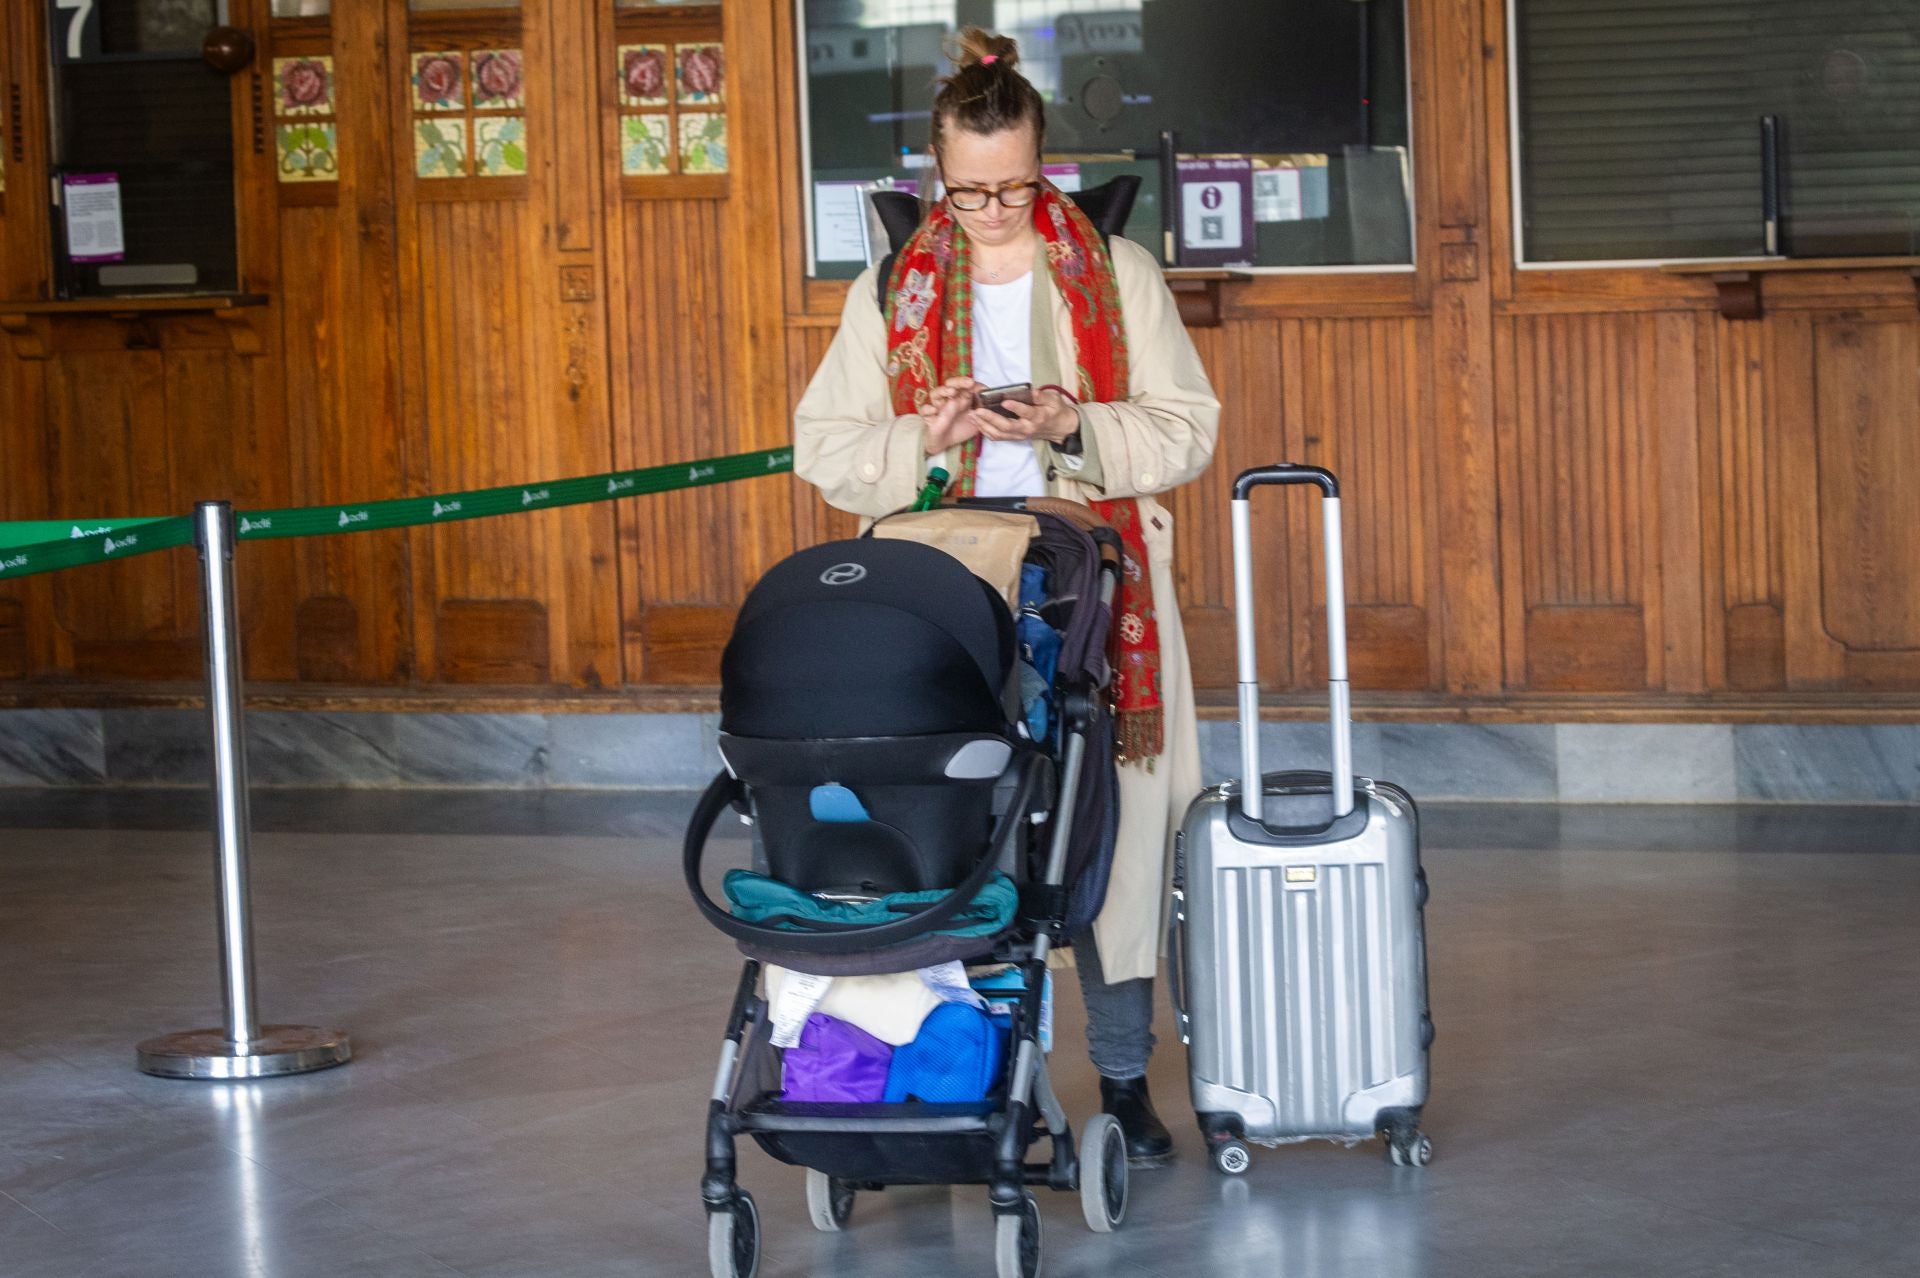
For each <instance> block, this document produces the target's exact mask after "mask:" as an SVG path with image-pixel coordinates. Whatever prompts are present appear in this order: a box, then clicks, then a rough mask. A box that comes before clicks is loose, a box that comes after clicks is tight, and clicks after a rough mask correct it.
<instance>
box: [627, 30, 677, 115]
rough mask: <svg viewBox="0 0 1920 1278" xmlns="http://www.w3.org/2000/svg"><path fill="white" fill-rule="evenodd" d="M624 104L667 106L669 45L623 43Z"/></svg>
mask: <svg viewBox="0 0 1920 1278" xmlns="http://www.w3.org/2000/svg"><path fill="white" fill-rule="evenodd" d="M619 53H620V105H621V106H627V107H658V106H665V105H667V93H668V89H667V46H666V45H664V44H623V45H621V46H620V50H619Z"/></svg>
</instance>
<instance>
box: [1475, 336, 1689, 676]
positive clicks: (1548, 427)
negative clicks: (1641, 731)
mask: <svg viewBox="0 0 1920 1278" xmlns="http://www.w3.org/2000/svg"><path fill="white" fill-rule="evenodd" d="M1512 334H1513V341H1514V374H1513V379H1514V380H1513V384H1514V397H1515V412H1514V429H1513V430H1512V432H1511V434H1510V439H1511V446H1512V448H1513V457H1512V464H1511V467H1510V468H1509V470H1508V474H1509V477H1510V480H1511V482H1512V483H1513V485H1514V488H1513V496H1514V499H1515V501H1514V506H1513V508H1512V512H1511V517H1512V518H1513V519H1515V520H1516V521H1517V523H1518V529H1519V535H1518V537H1517V538H1510V539H1509V545H1510V546H1511V545H1514V544H1516V543H1517V545H1518V547H1519V549H1520V552H1521V553H1522V555H1523V560H1522V562H1521V563H1520V564H1518V565H1516V567H1517V569H1518V573H1517V576H1518V583H1517V585H1518V589H1519V590H1520V591H1521V595H1520V603H1519V605H1518V606H1519V607H1520V608H1521V609H1522V617H1521V619H1520V624H1519V626H1518V629H1519V631H1520V642H1521V643H1522V644H1523V645H1524V653H1522V654H1513V660H1512V661H1511V663H1510V664H1511V666H1512V667H1514V668H1515V669H1514V670H1512V671H1510V673H1519V674H1520V675H1521V676H1522V678H1523V680H1524V683H1525V685H1526V686H1528V687H1530V688H1534V689H1538V690H1544V691H1569V692H1574V691H1577V692H1593V691H1626V690H1632V689H1637V688H1644V687H1646V686H1647V683H1648V680H1649V678H1650V677H1652V678H1657V677H1658V675H1659V672H1660V670H1661V667H1662V656H1661V654H1660V653H1658V652H1654V653H1652V654H1650V653H1649V649H1650V648H1658V647H1659V646H1660V644H1659V642H1658V640H1657V639H1656V640H1655V641H1653V642H1650V641H1649V634H1650V633H1651V634H1652V635H1655V636H1658V634H1659V633H1660V631H1659V625H1660V623H1659V621H1658V619H1657V618H1653V619H1650V618H1649V611H1648V610H1649V607H1650V606H1651V607H1653V608H1658V606H1659V598H1658V591H1657V589H1656V590H1654V591H1652V592H1650V591H1649V590H1648V583H1647V574H1648V572H1649V571H1650V569H1651V571H1654V572H1657V565H1650V561H1649V558H1648V555H1647V546H1648V545H1649V544H1650V543H1651V544H1655V545H1657V544H1658V538H1659V535H1660V534H1659V527H1660V524H1659V511H1658V508H1657V504H1653V503H1650V502H1649V501H1648V499H1647V494H1648V492H1649V491H1650V488H1651V485H1652V480H1651V477H1650V474H1649V468H1650V462H1649V451H1648V445H1647V440H1648V430H1649V427H1648V420H1647V419H1648V417H1649V416H1650V415H1651V412H1652V405H1653V403H1654V402H1655V401H1654V397H1653V382H1652V377H1653V376H1654V373H1655V369H1654V367H1653V365H1654V360H1653V340H1652V330H1651V328H1650V326H1648V324H1647V323H1646V322H1645V321H1642V320H1636V319H1634V318H1633V317H1624V316H1611V315H1598V316H1593V315H1562V316H1540V317H1533V316H1529V317H1525V318H1522V319H1519V320H1517V321H1515V322H1513V324H1512ZM1650 599H1651V603H1650ZM1513 607H1514V604H1513V603H1512V601H1511V600H1510V602H1509V620H1510V622H1511V621H1512V609H1513Z"/></svg>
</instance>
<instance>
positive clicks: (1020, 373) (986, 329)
mask: <svg viewBox="0 0 1920 1278" xmlns="http://www.w3.org/2000/svg"><path fill="white" fill-rule="evenodd" d="M973 379H974V380H975V381H977V382H979V383H981V384H982V385H985V386H1011V385H1013V384H1014V383H1016V382H1030V381H1032V380H1033V272H1032V271H1028V272H1027V273H1026V274H1025V275H1023V276H1021V277H1020V278H1019V279H1017V280H1012V281H1010V282H1008V283H1006V284H982V283H980V282H979V281H977V280H976V281H975V282H974V285H973ZM973 491H974V493H975V495H976V496H980V497H1043V496H1045V495H1046V492H1047V477H1046V476H1045V475H1044V474H1042V473H1041V471H1040V459H1039V458H1038V457H1036V456H1034V452H1033V445H1032V444H1030V443H1027V442H1026V441H1024V440H1008V439H982V440H981V441H980V467H979V469H978V470H977V471H976V472H975V473H974V477H973Z"/></svg>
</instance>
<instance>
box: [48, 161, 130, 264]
mask: <svg viewBox="0 0 1920 1278" xmlns="http://www.w3.org/2000/svg"><path fill="white" fill-rule="evenodd" d="M60 187H61V201H62V203H64V204H65V206H66V215H67V257H68V258H69V259H70V260H72V261H75V262H119V261H124V260H125V259H126V256H127V233H126V228H125V226H124V225H123V224H122V222H121V219H120V175H119V174H118V173H68V174H65V175H63V176H62V177H61V179H60Z"/></svg>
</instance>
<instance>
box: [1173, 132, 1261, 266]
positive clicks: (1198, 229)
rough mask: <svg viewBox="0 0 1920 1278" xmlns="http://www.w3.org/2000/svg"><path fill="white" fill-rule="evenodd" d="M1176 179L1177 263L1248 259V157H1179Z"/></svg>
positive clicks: (1250, 221) (1247, 261) (1220, 263)
mask: <svg viewBox="0 0 1920 1278" xmlns="http://www.w3.org/2000/svg"><path fill="white" fill-rule="evenodd" d="M1176 174H1177V176H1178V178H1179V182H1180V196H1179V199H1180V203H1179V209H1180V241H1179V244H1180V261H1179V264H1180V265H1181V266H1245V265H1248V264H1250V263H1251V262H1252V261H1253V254H1254V233H1253V161H1252V160H1249V159H1246V158H1245V157H1241V158H1238V159H1234V158H1220V159H1198V158H1196V159H1183V160H1180V161H1179V162H1178V164H1177V165H1176Z"/></svg>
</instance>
